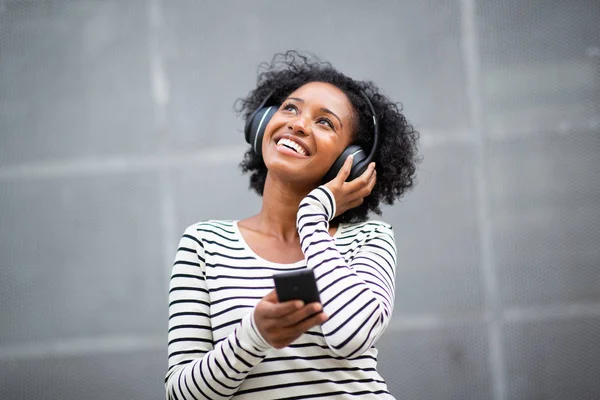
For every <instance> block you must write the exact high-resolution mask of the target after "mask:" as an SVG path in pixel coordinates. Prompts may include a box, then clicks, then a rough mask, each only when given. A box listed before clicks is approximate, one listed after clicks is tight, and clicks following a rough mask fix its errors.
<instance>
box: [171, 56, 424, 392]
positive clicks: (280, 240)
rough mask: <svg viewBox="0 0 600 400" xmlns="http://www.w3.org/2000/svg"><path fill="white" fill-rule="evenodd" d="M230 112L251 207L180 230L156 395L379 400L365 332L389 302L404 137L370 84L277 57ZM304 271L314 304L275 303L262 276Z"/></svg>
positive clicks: (408, 146)
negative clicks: (241, 126) (240, 123)
mask: <svg viewBox="0 0 600 400" xmlns="http://www.w3.org/2000/svg"><path fill="white" fill-rule="evenodd" d="M239 109H240V111H241V112H243V114H244V116H245V117H246V120H247V126H246V132H245V133H246V140H247V141H248V142H249V143H250V144H251V145H252V148H250V149H249V150H248V152H247V153H246V155H245V158H244V161H243V162H242V163H241V167H242V170H243V171H244V172H249V173H250V174H251V175H250V176H251V178H250V186H251V188H252V189H254V190H255V191H256V192H258V194H260V195H262V198H263V202H262V208H261V210H260V211H259V212H258V213H257V214H256V215H254V216H251V217H249V218H247V219H244V220H239V221H228V220H227V221H222V220H220V221H216V220H210V221H203V222H199V223H197V224H194V225H192V226H190V227H189V228H187V230H186V231H185V233H184V234H183V237H182V239H181V242H180V245H179V248H178V250H177V255H176V259H175V263H174V266H173V273H172V277H171V288H170V292H169V296H170V297H169V333H168V339H169V342H168V351H169V369H168V372H167V376H166V391H167V398H168V399H179V400H183V399H190V400H192V399H261V400H266V399H285V398H287V399H316V398H319V399H323V398H331V399H344V398H352V399H356V398H361V399H369V398H371V399H392V398H393V397H392V396H391V395H390V393H389V392H388V390H387V386H386V384H385V382H384V380H383V379H382V377H381V376H380V375H379V373H378V372H377V369H376V367H377V350H376V348H375V347H374V345H375V343H376V341H377V339H378V338H379V337H380V336H381V334H382V333H383V332H384V330H385V328H386V327H387V325H388V324H389V321H390V317H391V314H392V308H393V304H394V278H395V266H396V247H395V242H394V234H393V231H392V228H391V226H390V225H389V224H387V223H385V222H381V221H377V220H368V219H367V215H368V213H369V212H370V211H372V212H375V213H377V214H380V213H381V212H380V209H379V204H380V202H381V201H383V202H385V203H388V204H392V203H393V202H394V200H395V199H397V198H399V197H401V196H402V195H403V194H404V193H405V191H406V190H407V189H409V188H410V187H412V185H413V179H414V175H415V164H416V161H417V139H418V134H417V133H416V132H415V131H414V130H413V128H412V127H411V126H410V125H409V124H408V123H407V122H406V119H405V118H404V116H403V115H402V113H401V112H400V110H399V108H398V106H397V105H396V104H395V103H393V102H392V101H390V100H389V99H388V98H386V97H385V96H383V95H382V94H380V93H379V92H378V90H377V88H376V87H375V86H374V85H373V84H372V83H370V82H361V81H355V80H353V79H351V78H349V77H347V76H345V75H343V74H342V73H340V72H338V71H337V70H335V69H334V68H333V67H332V66H331V65H330V64H328V63H322V62H319V61H318V60H314V59H310V58H308V57H305V56H303V55H300V54H298V53H296V52H287V53H285V54H280V55H277V56H276V57H275V58H274V59H273V62H272V63H271V64H269V65H265V69H264V70H263V71H262V72H261V73H260V74H259V78H258V85H257V87H256V89H254V90H253V91H251V92H250V94H249V95H248V96H247V97H246V98H245V99H242V100H241V102H240V103H239ZM303 269H310V270H312V271H313V272H314V275H315V278H316V282H317V288H318V290H319V294H320V300H321V302H320V303H319V302H314V303H310V304H303V303H302V301H299V300H291V301H285V302H279V301H278V298H277V294H276V292H275V290H274V283H273V275H274V274H277V273H282V272H289V271H298V270H303Z"/></svg>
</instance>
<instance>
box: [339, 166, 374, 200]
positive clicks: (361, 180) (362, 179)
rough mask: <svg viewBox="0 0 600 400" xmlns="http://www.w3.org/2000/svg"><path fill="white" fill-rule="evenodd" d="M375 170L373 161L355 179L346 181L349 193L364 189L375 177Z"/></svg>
mask: <svg viewBox="0 0 600 400" xmlns="http://www.w3.org/2000/svg"><path fill="white" fill-rule="evenodd" d="M374 172H375V163H374V162H372V163H370V164H369V165H368V166H367V169H365V171H364V172H363V173H362V174H361V175H360V176H359V177H358V178H356V179H355V180H353V181H352V182H348V183H346V189H347V190H348V194H353V193H356V192H358V191H360V190H362V189H363V188H364V187H365V186H367V185H368V184H369V181H370V179H371V178H372V177H373V173H374Z"/></svg>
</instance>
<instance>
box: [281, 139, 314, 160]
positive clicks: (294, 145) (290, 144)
mask: <svg viewBox="0 0 600 400" xmlns="http://www.w3.org/2000/svg"><path fill="white" fill-rule="evenodd" d="M277 146H284V147H287V148H288V149H291V150H292V151H295V152H296V153H298V154H300V155H302V156H305V157H306V156H308V151H307V150H306V149H305V148H304V147H302V146H301V145H300V144H298V143H296V142H294V141H293V140H290V139H287V138H281V139H279V140H278V141H277Z"/></svg>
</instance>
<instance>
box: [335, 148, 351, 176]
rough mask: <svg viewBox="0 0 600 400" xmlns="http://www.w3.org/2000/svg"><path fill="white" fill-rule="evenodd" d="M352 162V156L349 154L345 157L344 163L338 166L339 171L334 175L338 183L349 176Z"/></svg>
mask: <svg viewBox="0 0 600 400" xmlns="http://www.w3.org/2000/svg"><path fill="white" fill-rule="evenodd" d="M353 162H354V156H353V155H352V154H350V155H349V156H348V157H346V161H344V165H342V168H340V172H338V174H337V175H336V177H335V179H334V180H336V181H337V182H338V183H344V182H346V179H348V177H349V176H350V171H352V163H353Z"/></svg>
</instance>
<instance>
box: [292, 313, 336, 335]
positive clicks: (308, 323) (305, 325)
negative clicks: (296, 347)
mask: <svg viewBox="0 0 600 400" xmlns="http://www.w3.org/2000/svg"><path fill="white" fill-rule="evenodd" d="M328 318H329V317H328V316H327V314H325V313H324V312H320V313H318V314H315V315H313V316H311V317H309V318H305V319H304V320H302V321H301V322H300V323H298V324H297V325H296V326H294V329H295V330H296V331H297V332H302V333H304V332H306V331H307V330H309V329H310V328H312V327H313V326H317V325H321V324H322V323H324V322H325V321H327V319H328Z"/></svg>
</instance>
